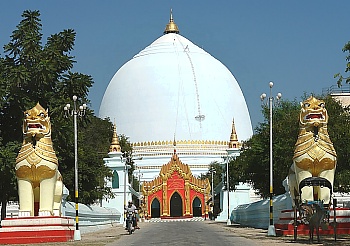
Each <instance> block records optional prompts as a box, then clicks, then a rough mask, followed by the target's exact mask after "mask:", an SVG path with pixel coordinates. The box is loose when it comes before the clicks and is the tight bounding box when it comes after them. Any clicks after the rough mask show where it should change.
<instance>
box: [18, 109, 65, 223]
mask: <svg viewBox="0 0 350 246" xmlns="http://www.w3.org/2000/svg"><path fill="white" fill-rule="evenodd" d="M15 170H16V177H17V182H18V195H19V215H18V216H19V217H28V216H36V215H39V216H60V215H61V199H62V189H63V184H62V176H61V174H60V172H59V171H58V159H57V157H56V154H55V151H54V149H53V146H52V141H51V123H50V117H49V116H48V111H47V110H45V109H44V108H43V107H42V106H41V105H40V104H39V103H38V104H37V105H36V106H35V107H34V108H32V109H30V110H27V111H25V112H24V120H23V144H22V148H21V149H20V151H19V153H18V156H17V158H16V167H15ZM34 204H37V205H38V208H36V209H35V207H37V206H35V205H34ZM37 210H38V211H37Z"/></svg>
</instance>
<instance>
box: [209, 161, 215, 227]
mask: <svg viewBox="0 0 350 246" xmlns="http://www.w3.org/2000/svg"><path fill="white" fill-rule="evenodd" d="M210 172H211V201H212V214H211V219H212V220H215V217H214V207H215V194H214V173H216V171H215V169H214V168H211V169H210Z"/></svg>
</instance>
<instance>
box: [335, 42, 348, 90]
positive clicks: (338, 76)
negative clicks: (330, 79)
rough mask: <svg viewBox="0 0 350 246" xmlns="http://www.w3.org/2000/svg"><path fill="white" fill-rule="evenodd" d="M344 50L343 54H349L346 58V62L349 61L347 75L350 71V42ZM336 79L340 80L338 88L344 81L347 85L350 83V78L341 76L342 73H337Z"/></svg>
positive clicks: (346, 69)
mask: <svg viewBox="0 0 350 246" xmlns="http://www.w3.org/2000/svg"><path fill="white" fill-rule="evenodd" d="M342 50H343V52H348V55H347V56H346V57H345V60H346V61H347V63H346V68H345V73H348V72H349V71H350V41H349V42H347V43H346V44H345V45H344V47H343V49H342ZM334 78H338V80H337V84H338V87H340V86H341V84H342V82H343V81H344V80H345V83H347V84H348V83H350V76H347V77H346V76H345V77H343V75H341V74H340V73H337V74H335V75H334Z"/></svg>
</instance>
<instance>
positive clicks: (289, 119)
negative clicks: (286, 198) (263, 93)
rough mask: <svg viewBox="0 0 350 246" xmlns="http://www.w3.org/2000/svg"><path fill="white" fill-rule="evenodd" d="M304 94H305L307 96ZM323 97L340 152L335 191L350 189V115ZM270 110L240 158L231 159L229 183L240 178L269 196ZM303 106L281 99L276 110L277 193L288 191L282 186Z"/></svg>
mask: <svg viewBox="0 0 350 246" xmlns="http://www.w3.org/2000/svg"><path fill="white" fill-rule="evenodd" d="M304 97H305V95H304ZM316 97H317V98H319V99H323V100H324V101H325V103H326V108H327V111H328V115H329V122H328V132H329V135H330V138H331V140H332V142H333V145H334V147H335V149H336V151H337V155H338V157H337V160H338V163H337V169H336V174H335V181H334V190H335V191H341V192H346V191H349V190H350V187H349V182H350V165H349V164H350V163H349V149H350V143H349V142H348V141H347V140H348V139H349V138H350V114H349V108H348V107H345V108H344V107H343V106H342V105H341V104H340V103H339V102H338V101H336V100H334V99H333V98H332V97H331V96H316ZM268 113H269V109H268V108H263V114H264V117H265V121H264V122H263V123H260V124H259V126H258V127H257V128H256V129H255V134H254V135H253V136H252V138H251V139H249V140H248V141H246V142H245V143H244V147H243V148H242V151H241V154H240V156H239V157H237V158H236V159H234V160H233V161H232V166H233V167H232V168H231V169H233V170H234V175H232V174H230V180H232V181H230V182H234V181H237V180H238V181H241V182H248V183H250V184H252V186H253V187H254V189H256V190H257V191H258V194H260V195H261V196H262V197H265V198H266V197H268V196H269V193H270V191H269V187H270V183H269V180H270V176H269V175H270V174H269V171H270V165H269V163H270V160H269V153H270V152H269V151H270V148H269V130H270V128H269V123H268V119H269V114H268ZM299 113H300V106H299V103H298V102H297V101H295V100H294V101H292V102H291V101H282V102H281V104H279V105H278V106H277V107H275V108H274V110H273V188H274V194H275V195H279V194H283V193H284V192H285V188H284V187H283V185H282V182H283V180H284V179H285V178H286V177H287V175H288V171H289V168H290V166H291V164H292V159H293V155H294V145H295V142H296V140H297V136H298V132H299Z"/></svg>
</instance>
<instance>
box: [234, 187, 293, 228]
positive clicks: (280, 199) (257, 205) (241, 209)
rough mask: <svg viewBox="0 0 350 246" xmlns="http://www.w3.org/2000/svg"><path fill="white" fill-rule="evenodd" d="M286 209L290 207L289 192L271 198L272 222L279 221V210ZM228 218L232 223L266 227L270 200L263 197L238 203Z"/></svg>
mask: <svg viewBox="0 0 350 246" xmlns="http://www.w3.org/2000/svg"><path fill="white" fill-rule="evenodd" d="M286 209H292V200H291V198H290V195H289V193H285V194H283V195H279V196H276V197H274V198H273V220H274V223H276V222H278V221H279V217H280V214H281V211H282V210H286ZM230 220H231V222H232V223H237V224H241V225H243V226H249V227H254V228H261V229H267V228H268V227H269V225H270V200H269V199H264V200H261V201H257V202H253V203H248V204H243V205H239V206H237V207H236V208H235V209H233V211H232V212H231V217H230Z"/></svg>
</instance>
